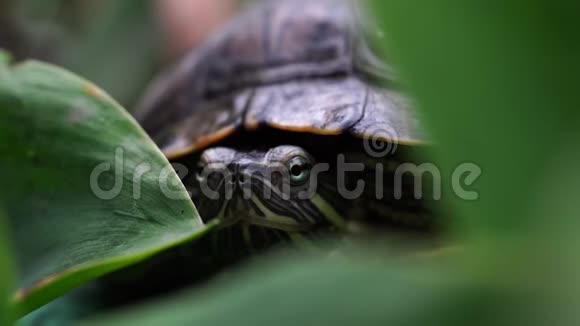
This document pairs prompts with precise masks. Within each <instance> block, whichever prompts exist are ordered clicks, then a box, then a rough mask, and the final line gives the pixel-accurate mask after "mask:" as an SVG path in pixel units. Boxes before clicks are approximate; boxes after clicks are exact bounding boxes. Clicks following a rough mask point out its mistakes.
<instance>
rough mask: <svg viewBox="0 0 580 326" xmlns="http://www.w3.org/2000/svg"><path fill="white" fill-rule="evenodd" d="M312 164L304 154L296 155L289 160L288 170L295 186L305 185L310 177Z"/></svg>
mask: <svg viewBox="0 0 580 326" xmlns="http://www.w3.org/2000/svg"><path fill="white" fill-rule="evenodd" d="M311 168H312V164H311V163H310V160H308V159H307V158H305V157H303V156H295V157H293V158H292V159H290V161H288V172H289V175H290V183H291V184H292V185H294V186H299V185H303V184H305V183H306V182H308V179H309V178H310V169H311Z"/></svg>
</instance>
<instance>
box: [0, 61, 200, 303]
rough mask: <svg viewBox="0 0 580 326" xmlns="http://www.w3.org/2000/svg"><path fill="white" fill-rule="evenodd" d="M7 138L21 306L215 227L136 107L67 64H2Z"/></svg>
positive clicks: (5, 181)
mask: <svg viewBox="0 0 580 326" xmlns="http://www.w3.org/2000/svg"><path fill="white" fill-rule="evenodd" d="M0 139H2V140H3V141H1V142H0V156H1V157H2V160H0V180H2V187H0V202H1V203H2V204H3V205H4V207H5V208H6V210H7V211H6V212H7V214H8V217H9V219H10V221H11V224H12V230H13V239H14V242H15V244H14V247H15V248H14V249H15V250H16V253H17V258H18V263H19V267H20V271H21V277H20V286H21V290H20V291H19V293H18V294H17V296H16V303H17V304H18V305H19V308H20V312H21V313H26V312H29V311H31V310H33V309H35V308H38V307H39V306H41V305H42V304H44V303H46V302H48V301H49V300H51V299H54V298H55V297H57V296H59V295H61V294H63V293H64V292H66V291H67V290H69V289H71V288H74V287H76V286H78V285H80V284H82V283H84V282H86V281H88V280H90V279H93V278H96V277H98V276H100V275H103V274H105V273H108V272H111V271H113V270H117V269H119V268H122V267H124V266H127V265H131V264H134V263H136V262H138V261H141V260H144V259H146V258H147V257H149V256H151V255H153V254H155V253H157V252H159V251H161V250H164V249H166V248H169V247H172V246H175V245H177V244H180V243H183V242H185V241H189V240H191V239H193V238H196V237H197V236H199V235H200V234H201V233H203V232H205V231H206V229H207V228H205V227H204V226H203V224H202V222H201V219H200V218H199V216H198V213H197V211H196V209H195V207H194V206H193V204H192V202H191V201H190V200H189V198H188V195H187V192H186V190H185V188H184V187H183V185H182V184H181V181H180V180H179V178H178V176H177V175H176V174H175V172H174V171H173V169H172V168H171V166H170V165H169V162H168V161H167V160H166V158H165V157H164V156H163V155H162V154H161V152H160V151H159V150H158V149H157V147H156V146H155V145H154V143H153V142H152V141H151V140H150V139H149V138H148V137H147V136H146V135H145V133H144V132H143V131H142V130H141V128H139V126H138V125H137V124H136V123H135V121H134V120H133V119H132V118H131V117H130V116H129V114H128V113H127V112H125V111H124V110H123V109H122V108H121V107H120V106H119V105H117V104H116V103H115V102H114V101H113V100H112V99H111V98H110V97H108V96H107V95H106V94H105V93H103V92H102V91H101V90H100V89H98V88H97V87H96V86H94V85H93V84H91V83H89V82H87V81H85V80H83V79H81V78H79V77H76V76H75V75H73V74H70V73H68V72H66V71H64V70H61V69H58V68H55V67H53V66H49V65H45V64H41V63H37V62H28V63H25V64H22V65H17V66H15V67H8V66H7V65H6V64H5V63H2V64H1V65H0Z"/></svg>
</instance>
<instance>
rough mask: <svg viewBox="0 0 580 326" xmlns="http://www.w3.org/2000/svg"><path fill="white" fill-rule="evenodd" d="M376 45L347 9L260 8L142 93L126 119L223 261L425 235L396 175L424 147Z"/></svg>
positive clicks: (331, 0) (353, 7) (374, 33)
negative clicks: (299, 245) (180, 186)
mask: <svg viewBox="0 0 580 326" xmlns="http://www.w3.org/2000/svg"><path fill="white" fill-rule="evenodd" d="M373 37H380V30H379V29H378V28H376V27H375V26H374V24H372V22H371V20H370V19H369V18H368V15H365V12H364V10H362V8H361V7H359V6H358V3H357V1H346V0H319V1H309V0H272V1H261V2H260V3H259V4H256V5H253V6H252V7H250V8H248V9H246V10H244V11H243V12H242V13H240V14H239V16H237V17H236V18H235V19H233V20H232V21H231V22H230V24H229V25H227V26H225V27H224V28H223V29H222V30H221V31H220V32H218V33H216V34H215V35H213V36H212V37H211V38H209V39H208V40H207V41H206V43H205V44H204V45H203V46H201V47H199V48H196V49H193V50H191V52H190V53H188V54H186V55H185V57H184V58H183V59H181V60H180V61H179V62H178V63H177V64H176V65H175V66H173V67H171V68H170V69H169V70H168V71H167V72H165V73H163V74H162V75H161V76H160V77H158V78H157V79H156V80H154V81H153V83H152V84H151V86H150V87H149V88H148V90H147V91H146V95H145V96H144V98H143V99H142V100H141V101H140V103H139V104H138V105H137V107H136V109H135V110H134V115H135V117H136V119H137V120H138V121H139V123H140V124H141V125H142V126H143V128H144V129H145V130H146V132H147V133H148V134H149V135H150V136H151V137H152V139H153V140H154V141H155V142H156V144H157V145H158V146H159V147H160V148H161V149H162V151H163V152H164V154H165V155H166V156H167V157H168V159H169V160H170V161H171V162H172V163H173V164H174V167H175V168H176V170H177V171H178V173H179V174H180V176H181V177H182V181H183V183H184V185H185V186H186V188H187V190H188V191H189V193H190V194H191V197H192V200H193V202H194V204H195V206H196V207H197V209H198V211H199V214H200V215H201V217H202V219H203V220H204V221H205V222H209V221H212V220H216V219H217V220H219V221H220V230H219V231H218V232H217V233H218V234H220V235H221V236H219V237H218V238H220V239H221V240H218V242H219V243H222V247H223V248H229V249H222V250H226V251H227V250H234V251H235V248H239V247H246V246H247V247H250V248H265V247H269V246H271V245H272V244H273V243H277V242H280V241H284V240H288V239H290V240H303V239H305V238H306V239H308V238H310V237H311V236H312V235H315V234H321V233H329V232H330V233H332V232H343V233H344V232H346V233H348V232H356V231H357V230H359V231H360V230H364V229H374V228H378V229H385V230H399V229H401V230H421V231H422V230H428V229H430V228H431V226H432V225H433V223H432V220H433V219H432V215H433V214H432V213H431V208H430V206H429V205H428V204H426V200H425V199H424V198H418V196H416V193H417V187H418V185H417V184H416V182H415V181H416V179H415V178H414V176H412V173H401V169H400V168H401V167H405V166H407V167H408V166H409V165H408V164H409V163H410V162H413V160H414V159H415V158H414V154H413V153H414V152H415V149H417V148H420V147H422V145H424V144H425V143H426V142H425V137H424V136H423V134H422V131H421V124H420V119H419V116H418V114H417V112H416V111H414V109H413V106H412V103H411V101H410V100H409V98H408V97H407V96H406V95H405V94H403V92H402V91H401V90H400V87H398V84H397V82H396V76H395V74H394V72H393V69H392V68H390V66H389V65H387V64H386V63H384V62H383V60H381V59H379V58H380V55H379V54H378V51H377V50H376V49H375V48H373V42H372V41H373ZM402 171H403V172H405V169H402ZM406 172H409V171H406ZM361 184H362V185H364V186H363V187H362V189H361V187H360V185H361ZM397 188H398V189H397ZM357 190H358V191H357ZM369 226H370V227H369ZM240 241H241V242H240ZM240 243H242V244H240Z"/></svg>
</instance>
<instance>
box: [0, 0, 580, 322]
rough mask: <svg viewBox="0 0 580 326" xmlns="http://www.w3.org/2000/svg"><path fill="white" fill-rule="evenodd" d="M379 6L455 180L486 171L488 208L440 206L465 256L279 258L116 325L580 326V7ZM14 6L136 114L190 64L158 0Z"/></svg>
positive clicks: (27, 37)
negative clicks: (177, 65)
mask: <svg viewBox="0 0 580 326" xmlns="http://www.w3.org/2000/svg"><path fill="white" fill-rule="evenodd" d="M367 2H368V3H369V4H370V5H371V6H372V12H373V13H375V14H376V18H377V21H378V22H379V23H380V24H381V25H382V26H383V27H384V30H385V39H384V45H385V47H386V52H387V53H388V54H389V56H390V57H391V58H392V59H393V61H394V63H395V66H396V67H397V68H398V70H399V71H400V75H401V77H402V82H403V83H404V84H405V86H406V88H407V89H408V91H409V93H411V94H412V95H413V97H414V98H415V99H416V102H417V105H418V107H419V109H421V110H422V111H423V114H424V115H425V117H426V119H425V125H426V126H427V128H428V129H429V134H431V135H432V136H433V138H434V143H436V144H437V146H435V147H433V148H432V149H431V150H430V155H431V156H432V158H433V160H434V161H435V162H436V163H438V164H439V165H440V166H441V167H442V168H444V169H445V170H446V171H452V169H453V168H454V167H455V166H457V165H458V164H460V163H463V162H472V163H475V164H477V165H478V166H480V167H481V168H482V170H483V175H482V177H481V179H480V181H479V182H478V183H477V184H476V185H475V187H476V189H477V190H478V192H479V194H480V198H479V199H478V200H476V201H470V202H466V201H461V200H459V199H456V198H454V197H453V196H445V198H446V199H447V201H446V202H444V203H443V204H442V206H443V208H444V209H445V211H446V212H447V214H448V215H449V216H450V218H451V220H452V224H453V225H452V228H451V230H450V231H449V233H450V235H451V236H450V237H451V238H452V239H453V243H460V244H461V246H460V247H461V248H460V250H459V253H456V254H452V257H451V258H449V257H447V258H445V259H443V261H441V260H439V259H428V260H427V261H421V262H419V263H417V262H411V263H409V262H407V261H405V262H401V261H394V262H393V261H390V262H388V263H376V262H375V260H374V258H373V256H372V255H371V257H369V256H368V252H367V253H365V254H361V255H358V256H357V258H355V259H346V260H344V259H342V258H338V259H336V258H333V259H331V260H330V261H325V260H320V259H309V258H303V257H300V258H296V257H293V258H280V257H277V258H274V259H271V260H269V261H267V262H265V263H258V264H254V265H251V266H249V267H248V268H247V270H246V271H245V272H244V273H243V274H242V276H240V278H239V279H237V280H235V279H234V280H229V281H228V282H222V283H218V284H217V285H215V286H211V287H209V288H208V289H206V290H204V291H203V292H201V293H200V292H197V291H191V292H190V293H185V294H184V295H182V296H179V297H178V298H175V299H171V300H169V302H165V303H160V304H157V303H155V304H153V305H152V306H146V307H145V308H139V307H138V308H136V310H134V311H131V312H128V313H125V314H122V316H113V317H112V319H107V322H106V323H107V324H109V323H113V324H114V323H115V322H116V323H117V324H119V325H121V324H123V325H124V324H129V323H134V324H136V325H137V324H139V325H144V324H145V325H146V322H150V323H152V324H159V323H163V322H166V323H168V324H179V323H183V322H194V321H195V322H199V323H201V324H218V325H229V324H232V323H234V322H235V323H236V324H237V325H256V324H257V323H260V322H269V323H278V324H281V325H284V324H287V325H321V324H323V323H333V324H335V325H358V324H363V325H374V324H377V325H384V324H386V323H393V324H408V325H425V324H434V325H466V324H469V325H472V324H476V325H477V324H480V325H523V324H525V325H578V324H579V323H580V316H579V315H578V309H577V307H578V305H580V257H579V254H578V252H579V251H580V243H579V242H580V237H579V236H578V234H579V233H578V231H579V229H580V205H579V204H578V202H577V201H576V200H578V198H580V176H579V173H578V170H577V169H578V166H580V152H579V148H580V97H579V96H578V91H577V88H578V87H579V85H580V62H579V60H578V58H580V42H578V31H579V30H580V17H579V15H580V4H579V3H578V2H577V1H570V0H552V1H549V2H547V1H540V0H527V1H523V0H512V1H501V0H487V1H462V0H441V1H437V2H421V3H417V2H412V1H408V0H375V1H367ZM1 6H2V8H1V10H0V13H1V14H0V25H1V26H3V27H2V28H1V29H0V30H1V32H0V46H3V47H8V48H11V49H13V50H14V52H15V54H16V56H17V57H19V58H23V57H27V56H34V57H38V58H42V59H45V60H49V61H51V62H55V63H57V64H59V65H62V66H64V67H67V68H69V69H71V70H72V71H74V72H75V73H78V74H80V75H82V76H84V77H86V78H88V79H90V80H92V81H94V82H96V83H97V84H99V85H101V86H102V87H104V88H105V89H106V90H107V91H108V92H110V93H111V94H112V95H113V96H114V97H115V98H117V99H118V100H120V101H121V102H122V103H123V104H124V105H125V106H126V107H128V108H130V107H131V106H132V105H133V103H134V101H135V99H136V97H137V95H138V94H139V93H140V92H141V91H142V89H143V86H144V85H145V83H146V81H147V80H148V79H149V78H150V77H151V76H152V75H153V74H154V73H155V72H156V71H158V70H159V69H160V68H161V67H163V66H166V65H167V63H168V62H171V60H172V58H175V57H177V56H179V52H180V51H179V50H175V52H171V51H170V53H168V52H167V48H168V45H167V44H168V43H166V42H167V38H166V37H164V36H163V35H165V34H164V30H163V29H162V27H161V24H160V23H159V20H158V19H157V18H155V17H157V16H156V11H155V10H153V8H156V7H154V6H153V5H152V4H151V3H150V2H147V1H137V0H130V1H112V0H111V1H94V2H91V1H64V0H63V1H54V0H53V1H33V0H29V1H14V2H7V1H4V2H2V5H1ZM226 16H227V15H225V16H224V17H226ZM222 21H223V20H222ZM218 25H219V23H216V26H218ZM14 35H18V37H15V36H14ZM2 42H3V43H2ZM176 49H179V47H176ZM369 252H372V250H369ZM0 257H2V255H0ZM264 275H267V277H265V276H264ZM325 280H330V281H328V282H325ZM0 291H2V284H1V283H0ZM361 303H362V304H361ZM192 307H194V308H192ZM0 309H1V308H0ZM349 309H351V310H349ZM228 311H229V312H234V313H235V316H236V317H235V318H233V319H232V318H229V317H228V316H227V315H226V314H224V313H223V312H228ZM96 324H102V322H96Z"/></svg>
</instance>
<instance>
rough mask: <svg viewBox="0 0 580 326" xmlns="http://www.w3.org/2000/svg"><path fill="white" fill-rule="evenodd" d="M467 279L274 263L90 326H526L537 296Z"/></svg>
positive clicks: (457, 274)
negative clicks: (530, 303)
mask: <svg viewBox="0 0 580 326" xmlns="http://www.w3.org/2000/svg"><path fill="white" fill-rule="evenodd" d="M283 258H288V257H285V256H283ZM451 267H454V268H451ZM466 275H467V274H466V273H465V271H463V270H462V269H461V268H458V266H454V265H449V266H447V267H445V266H444V265H442V264H439V263H436V262H435V261H431V260H429V261H422V262H420V261H414V262H405V263H403V262H401V261H395V262H391V263H385V262H384V261H380V260H379V259H377V257H376V256H372V255H368V253H367V254H359V255H358V258H352V257H350V258H345V257H342V258H339V257H334V258H329V257H326V258H322V257H310V258H305V257H301V258H296V257H294V258H290V259H273V260H272V261H271V262H269V263H260V264H255V265H252V266H251V267H250V268H248V269H247V270H244V271H239V272H237V274H236V278H235V280H234V281H228V282H222V283H218V284H217V285H215V286H213V287H210V288H208V289H206V290H203V291H198V292H192V293H189V294H184V295H181V296H178V297H175V298H172V299H170V300H166V301H164V302H157V303H151V304H147V305H144V306H141V307H138V308H136V309H134V310H133V311H128V312H124V313H117V314H115V315H111V316H108V317H101V318H98V319H95V320H93V321H92V322H87V323H86V324H87V325H111V326H114V325H123V326H130V325H138V326H148V325H168V326H169V325H224V326H227V325H237V326H244V325H248V326H254V325H281V326H282V325H289V326H295V325H304V326H306V325H313V326H318V325H334V326H343V325H344V326H346V325H353V326H355V325H368V326H371V325H377V326H379V325H380V326H383V325H466V324H469V325H525V324H526V322H528V321H529V320H528V319H530V318H531V317H532V315H530V316H526V315H524V314H520V313H518V312H519V311H520V309H522V307H523V305H524V304H525V303H527V301H528V300H534V298H533V296H527V293H526V292H525V291H521V292H520V291H519V290H518V289H510V288H504V287H502V286H500V284H498V283H494V281H493V280H490V281H488V282H485V281H482V280H479V279H470V278H468V277H466ZM512 290H513V291H512ZM474 316H477V318H474Z"/></svg>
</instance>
